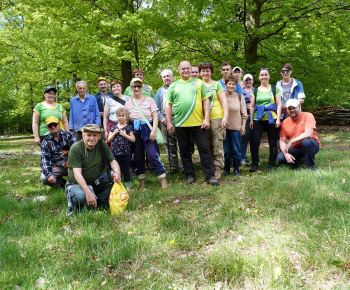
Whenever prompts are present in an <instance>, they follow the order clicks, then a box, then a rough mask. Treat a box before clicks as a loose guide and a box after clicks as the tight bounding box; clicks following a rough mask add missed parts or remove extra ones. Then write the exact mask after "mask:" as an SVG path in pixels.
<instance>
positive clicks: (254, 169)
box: [249, 165, 258, 172]
mask: <svg viewBox="0 0 350 290" xmlns="http://www.w3.org/2000/svg"><path fill="white" fill-rule="evenodd" d="M257 170H258V165H252V167H251V168H250V169H249V172H255V171H257Z"/></svg>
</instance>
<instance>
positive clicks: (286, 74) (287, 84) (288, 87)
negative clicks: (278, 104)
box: [276, 63, 305, 121]
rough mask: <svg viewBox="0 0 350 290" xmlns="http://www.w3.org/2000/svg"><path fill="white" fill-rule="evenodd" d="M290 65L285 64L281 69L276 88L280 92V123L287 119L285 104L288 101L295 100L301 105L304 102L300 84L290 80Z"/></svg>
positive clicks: (292, 79)
mask: <svg viewBox="0 0 350 290" xmlns="http://www.w3.org/2000/svg"><path fill="white" fill-rule="evenodd" d="M292 69H293V67H292V65H291V64H290V63H285V64H283V65H282V67H281V75H282V80H280V81H278V82H277V84H276V86H277V88H278V89H279V90H280V91H281V92H282V97H281V101H282V114H281V121H283V120H284V119H286V118H287V117H288V112H287V106H286V103H287V101H288V100H289V99H296V100H298V101H299V104H300V105H301V104H303V103H304V100H305V93H304V88H303V85H302V83H301V82H299V81H298V80H296V79H295V78H292V77H291V75H292Z"/></svg>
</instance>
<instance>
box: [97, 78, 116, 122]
mask: <svg viewBox="0 0 350 290" xmlns="http://www.w3.org/2000/svg"><path fill="white" fill-rule="evenodd" d="M96 84H97V87H98V90H99V92H98V93H97V94H95V98H96V101H97V105H98V110H99V111H100V116H101V124H103V111H104V108H105V104H106V101H107V100H108V98H112V97H113V93H112V92H109V91H108V85H109V83H108V80H107V79H105V78H102V77H100V78H99V79H98V80H97V81H96Z"/></svg>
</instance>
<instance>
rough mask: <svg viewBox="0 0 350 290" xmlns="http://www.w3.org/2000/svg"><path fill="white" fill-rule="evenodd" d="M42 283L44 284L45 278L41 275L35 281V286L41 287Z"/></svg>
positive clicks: (42, 286)
mask: <svg viewBox="0 0 350 290" xmlns="http://www.w3.org/2000/svg"><path fill="white" fill-rule="evenodd" d="M44 285H45V279H44V278H42V277H40V278H39V279H38V280H36V281H35V287H36V288H39V289H42V288H44Z"/></svg>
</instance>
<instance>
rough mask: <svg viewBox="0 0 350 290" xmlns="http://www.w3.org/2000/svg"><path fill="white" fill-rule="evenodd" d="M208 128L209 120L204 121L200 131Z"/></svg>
mask: <svg viewBox="0 0 350 290" xmlns="http://www.w3.org/2000/svg"><path fill="white" fill-rule="evenodd" d="M209 128H210V121H209V120H204V122H203V124H202V129H205V130H208V129H209Z"/></svg>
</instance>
